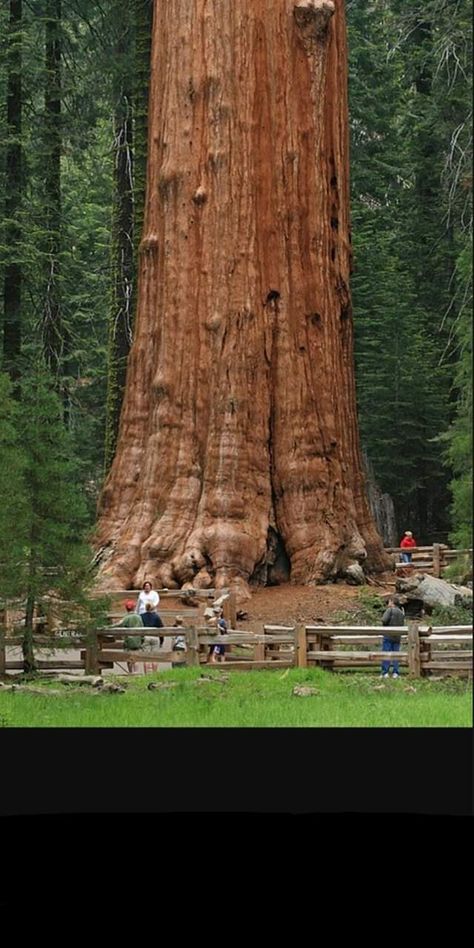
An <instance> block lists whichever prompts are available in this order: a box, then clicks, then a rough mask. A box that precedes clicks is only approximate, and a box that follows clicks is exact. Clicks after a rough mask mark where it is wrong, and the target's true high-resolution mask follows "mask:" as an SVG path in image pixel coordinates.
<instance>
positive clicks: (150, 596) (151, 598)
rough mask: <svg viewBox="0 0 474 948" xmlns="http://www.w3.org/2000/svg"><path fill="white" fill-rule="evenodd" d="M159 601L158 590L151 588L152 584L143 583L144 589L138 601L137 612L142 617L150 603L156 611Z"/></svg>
mask: <svg viewBox="0 0 474 948" xmlns="http://www.w3.org/2000/svg"><path fill="white" fill-rule="evenodd" d="M159 601H160V597H159V595H158V593H157V592H156V590H154V589H152V588H151V583H143V589H142V591H141V593H140V595H139V597H138V599H137V605H136V608H135V612H136V613H137V614H138V615H139V616H141V615H143V613H144V612H146V606H147V603H148V602H149V603H150V604H151V607H152V609H156V607H157V605H158V603H159Z"/></svg>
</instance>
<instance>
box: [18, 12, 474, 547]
mask: <svg viewBox="0 0 474 948" xmlns="http://www.w3.org/2000/svg"><path fill="white" fill-rule="evenodd" d="M346 6H347V15H348V27H349V51H350V63H349V96H350V125H351V187H352V247H353V266H354V271H353V277H352V293H353V308H354V324H355V340H356V379H357V392H358V406H359V422H360V429H361V438H362V444H363V447H364V449H365V451H366V453H367V455H368V457H369V459H370V461H371V463H372V465H373V469H374V472H375V476H376V478H377V482H378V485H379V487H380V488H381V489H382V490H383V491H385V492H387V493H389V494H390V495H391V497H392V498H393V501H394V504H395V512H396V518H397V524H398V530H399V531H403V530H404V529H407V528H410V529H411V530H412V531H413V532H414V534H415V536H416V537H417V539H418V541H419V542H421V543H426V542H432V541H442V542H447V541H448V539H450V540H451V542H452V543H453V544H455V545H457V546H466V545H470V544H471V532H470V531H471V520H472V509H471V493H472V475H471V456H472V394H471V357H472V343H471V307H472V260H471V256H472V165H471V163H472V131H471V124H472V116H471V108H472V106H471V97H472V35H471V13H472V10H471V3H470V2H469V0H372V2H369V0H348V2H347V4H346ZM151 8H152V4H151V3H150V0H101V2H100V3H97V2H95V0H94V2H92V0H91V2H90V0H29V2H26V0H2V5H1V7H0V37H1V45H0V220H1V223H0V325H1V338H0V360H1V370H2V372H3V373H6V374H8V375H9V377H10V379H11V382H12V388H11V391H12V394H13V396H14V401H15V408H14V409H12V411H11V412H10V413H8V412H7V413H6V414H4V415H3V416H2V414H1V412H0V439H1V438H2V437H3V439H4V441H5V440H6V441H7V442H8V443H9V445H10V447H11V446H12V445H13V443H14V441H15V437H16V438H17V443H18V448H19V449H21V450H26V449H28V450H29V452H30V468H31V469H34V468H35V464H36V466H37V462H35V453H34V452H35V448H34V438H33V437H31V438H28V431H29V429H30V428H32V427H34V428H35V430H36V431H37V438H38V439H40V440H41V441H42V443H43V447H44V442H45V440H46V441H47V440H48V438H50V439H51V445H58V444H59V443H61V445H62V449H61V450H62V452H63V453H62V458H63V460H62V461H61V459H60V458H59V456H58V460H57V464H58V465H60V464H61V463H63V462H64V463H66V458H67V476H68V478H69V479H71V478H72V479H74V480H75V483H76V486H77V488H78V490H79V491H80V492H81V493H82V494H83V496H85V498H86V501H87V510H86V511H82V512H81V516H80V518H79V519H80V522H81V529H82V528H83V526H84V523H85V522H88V523H89V525H90V524H92V523H93V521H94V517H95V509H96V502H97V497H98V493H99V491H100V488H101V485H102V483H103V478H104V475H105V473H106V471H107V469H108V467H109V466H110V463H111V459H112V458H113V453H114V448H115V440H116V434H117V427H118V419H119V414H120V405H121V396H122V391H123V386H124V381H125V369H126V359H127V354H128V351H129V347H130V343H131V340H132V335H133V319H134V310H135V301H136V269H137V252H138V243H139V240H140V234H141V224H142V218H143V204H144V186H145V173H146V137H147V87H148V61H149V46H150V31H151ZM38 373H40V374H41V377H42V380H41V384H39V383H38ZM5 385H6V387H5V386H4V388H3V391H4V395H5V398H7V397H8V395H7V389H8V385H7V383H5ZM38 386H39V387H38ZM45 386H46V389H48V391H49V392H50V393H51V397H52V398H53V399H56V405H57V407H58V411H57V412H56V414H55V412H54V411H53V412H52V414H53V415H54V417H55V421H54V425H55V426H56V427H54V430H53V428H51V427H50V429H49V434H48V435H47V436H46V435H45V428H44V424H43V422H44V419H42V418H41V417H39V418H37V419H36V420H35V411H37V412H38V413H39V414H41V411H43V410H44V409H43V408H42V407H41V406H42V405H43V406H44V404H45V397H46V396H44V391H45ZM32 391H34V392H36V393H37V392H42V393H43V394H42V395H41V397H39V396H38V395H36V396H35V397H32V396H31V392H32ZM48 398H49V396H48ZM48 404H49V406H50V407H49V413H50V415H51V402H49V403H48ZM35 406H36V408H35ZM25 412H27V414H26V415H25ZM58 425H59V426H61V431H60V432H59V429H58ZM15 426H16V428H15ZM14 429H15V430H14ZM15 431H16V435H15ZM25 432H26V433H25ZM29 443H31V444H30V447H28V444H29ZM52 451H53V447H51V449H50V450H49V458H50V459H51V456H52V455H51V452H52ZM37 455H38V457H41V456H42V455H41V452H39V454H38V452H37ZM46 455H48V449H46ZM11 457H13V455H10V461H9V462H8V463H9V464H11ZM3 463H4V465H5V463H6V462H5V461H4V462H3ZM1 464H2V462H1V461H0V466H1ZM13 468H14V465H13V467H10V472H12V471H13ZM64 470H66V468H64ZM9 476H10V475H9V470H7V469H4V471H3V480H4V482H5V483H6V481H8V479H9ZM11 476H13V474H11ZM53 480H54V477H53V478H52V481H53ZM1 481H2V471H1V470H0V482H1ZM71 509H72V508H71ZM1 526H2V525H1V522H0V533H1V532H2V530H1ZM78 529H79V528H78ZM55 555H56V556H57V551H55Z"/></svg>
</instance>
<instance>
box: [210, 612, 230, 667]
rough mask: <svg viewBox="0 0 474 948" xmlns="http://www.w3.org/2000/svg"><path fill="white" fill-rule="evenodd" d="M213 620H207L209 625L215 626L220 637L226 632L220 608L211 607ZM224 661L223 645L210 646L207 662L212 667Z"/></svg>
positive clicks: (225, 624) (225, 623)
mask: <svg viewBox="0 0 474 948" xmlns="http://www.w3.org/2000/svg"><path fill="white" fill-rule="evenodd" d="M212 611H213V613H214V618H212V619H209V625H212V626H216V627H217V631H218V632H220V634H221V635H225V633H226V632H227V622H226V620H225V619H224V616H223V611H222V609H221V607H220V606H214V607H213V610H212ZM224 661H225V645H211V647H210V649H209V662H210V663H211V664H212V665H215V664H217V662H224Z"/></svg>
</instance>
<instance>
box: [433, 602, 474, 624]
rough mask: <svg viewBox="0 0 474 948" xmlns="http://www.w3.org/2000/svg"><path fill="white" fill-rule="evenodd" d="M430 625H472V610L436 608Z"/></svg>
mask: <svg viewBox="0 0 474 948" xmlns="http://www.w3.org/2000/svg"><path fill="white" fill-rule="evenodd" d="M429 623H430V625H433V626H436V625H472V609H469V608H468V607H467V606H435V607H434V609H433V611H432V613H431V615H430V617H429Z"/></svg>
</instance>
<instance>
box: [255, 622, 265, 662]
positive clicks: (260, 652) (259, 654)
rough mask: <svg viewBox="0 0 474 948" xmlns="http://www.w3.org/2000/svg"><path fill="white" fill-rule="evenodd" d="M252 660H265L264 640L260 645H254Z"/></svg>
mask: <svg viewBox="0 0 474 948" xmlns="http://www.w3.org/2000/svg"><path fill="white" fill-rule="evenodd" d="M262 635H265V626H263V629H262ZM253 660H254V662H264V661H265V643H264V642H262V644H261V645H260V644H258V645H255V646H254V652H253Z"/></svg>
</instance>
